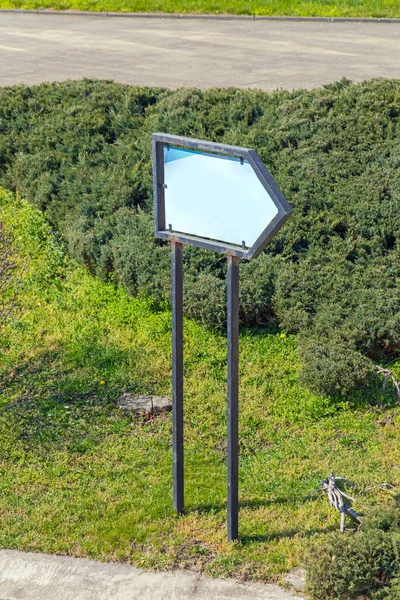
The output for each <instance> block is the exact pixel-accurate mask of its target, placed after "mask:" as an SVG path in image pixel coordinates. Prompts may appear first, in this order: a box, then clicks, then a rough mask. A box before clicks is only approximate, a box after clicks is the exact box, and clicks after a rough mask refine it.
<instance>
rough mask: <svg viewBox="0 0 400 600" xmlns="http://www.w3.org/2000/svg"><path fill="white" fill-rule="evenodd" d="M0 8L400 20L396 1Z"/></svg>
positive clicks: (92, 1)
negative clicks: (395, 18) (396, 18)
mask: <svg viewBox="0 0 400 600" xmlns="http://www.w3.org/2000/svg"><path fill="white" fill-rule="evenodd" d="M0 8H31V9H32V8H54V9H57V10H65V9H78V10H91V11H118V12H164V13H208V14H216V13H220V14H237V15H291V16H301V17H306V16H307V17H310V16H313V17H316V16H320V17H390V18H394V17H400V4H399V2H398V0H250V1H248V0H123V1H122V2H121V1H118V0H0Z"/></svg>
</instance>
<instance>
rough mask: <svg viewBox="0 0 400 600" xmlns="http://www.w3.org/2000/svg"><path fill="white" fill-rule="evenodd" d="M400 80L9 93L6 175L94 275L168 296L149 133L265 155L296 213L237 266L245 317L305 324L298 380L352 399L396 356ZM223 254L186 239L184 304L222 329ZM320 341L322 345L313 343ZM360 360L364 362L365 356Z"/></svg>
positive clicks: (1, 130)
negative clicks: (156, 227)
mask: <svg viewBox="0 0 400 600" xmlns="http://www.w3.org/2000/svg"><path fill="white" fill-rule="evenodd" d="M399 118H400V81H388V80H375V81H371V82H366V83H363V84H360V85H353V84H351V83H350V82H349V81H346V80H343V81H340V82H338V83H335V84H332V85H329V86H326V87H324V88H321V89H318V90H313V91H305V90H298V91H295V92H286V91H277V92H275V93H272V94H268V93H264V92H261V91H251V90H238V89H233V88H232V89H226V90H223V89H213V90H208V91H200V90H196V89H181V90H177V91H167V90H163V89H152V88H138V87H131V86H124V85H119V84H115V83H112V82H104V81H89V80H84V81H79V82H74V81H72V82H71V81H70V82H64V83H57V84H42V85H39V86H35V87H25V86H17V87H12V88H3V89H1V90H0V183H1V184H2V185H3V186H5V187H9V188H12V189H16V190H18V191H20V192H21V193H22V194H23V195H24V196H25V197H26V198H27V199H28V200H29V201H30V202H32V203H33V204H35V205H36V206H38V207H40V208H41V209H42V210H43V211H44V212H45V214H46V216H47V219H48V220H49V222H50V223H51V224H52V226H53V227H54V228H55V229H56V230H57V231H59V233H60V235H61V236H62V238H63V239H64V240H65V242H66V244H67V247H68V249H69V252H70V254H71V255H72V256H73V257H75V258H76V259H77V260H78V261H79V262H80V263H82V264H85V265H87V267H88V268H89V269H90V270H91V271H92V272H93V273H95V274H97V275H98V276H99V277H101V278H104V279H107V278H110V277H113V278H114V279H115V280H116V281H118V282H121V283H122V284H123V285H124V286H125V287H126V288H127V289H128V290H129V291H130V292H131V293H133V294H143V295H146V296H151V297H153V298H154V301H155V302H156V303H164V302H165V301H166V300H168V299H169V293H170V253H169V248H168V246H166V245H164V244H161V243H159V242H156V241H154V239H153V223H152V179H151V153H150V149H151V143H150V142H151V134H152V132H155V131H165V132H168V133H174V134H181V135H188V136H192V137H199V138H205V139H208V140H212V141H223V142H225V143H231V144H237V145H244V146H248V147H253V148H255V149H257V151H258V152H259V154H260V156H261V158H262V159H263V161H264V162H265V163H266V165H267V166H268V168H269V169H270V171H271V172H272V174H273V176H274V177H275V179H276V181H277V182H278V184H279V185H280V187H281V188H282V190H283V192H284V193H285V195H286V196H287V198H288V200H289V202H290V203H291V204H292V206H293V207H294V214H293V216H292V218H291V219H290V220H289V221H288V222H287V224H286V225H285V227H284V229H283V230H282V231H281V232H280V233H279V235H278V236H277V237H276V238H275V239H274V240H273V242H272V243H271V245H270V246H269V248H268V250H267V251H266V252H265V253H264V254H263V255H262V256H261V257H259V258H258V259H257V260H256V261H254V262H251V263H245V262H242V264H241V305H240V311H241V320H242V323H243V324H244V325H246V326H260V325H261V326H277V325H279V326H280V327H283V328H284V329H285V330H286V331H288V332H301V333H302V336H301V337H302V340H303V341H302V356H304V361H303V369H302V377H303V380H304V381H305V382H306V383H307V385H309V386H310V387H312V388H314V389H316V390H318V391H320V392H322V393H329V394H333V395H335V394H337V393H342V394H347V393H349V391H350V390H352V389H353V388H354V387H356V388H359V389H361V393H363V391H362V390H363V386H365V385H367V382H368V373H369V372H370V370H371V363H370V362H368V361H365V357H367V358H368V360H369V361H370V359H372V360H374V361H384V362H385V361H389V360H392V359H393V358H395V357H397V356H398V355H399V350H400V278H399V276H400V248H399V237H400V135H399V131H400V129H399ZM222 258H223V257H221V256H218V255H214V254H212V253H209V252H205V251H201V250H198V249H195V248H186V249H185V253H184V260H185V268H184V270H185V306H186V312H187V314H188V315H190V316H191V317H194V318H196V319H198V320H200V321H201V322H203V323H204V324H205V325H207V326H211V327H222V326H223V325H224V322H225V294H226V292H225V276H226V265H225V261H224V260H222ZM315 349H317V350H316V351H314V350H315ZM363 357H364V358H363Z"/></svg>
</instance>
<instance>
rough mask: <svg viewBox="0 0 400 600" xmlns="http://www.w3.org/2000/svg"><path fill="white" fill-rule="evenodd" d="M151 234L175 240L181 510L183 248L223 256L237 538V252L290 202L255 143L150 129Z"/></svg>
mask: <svg viewBox="0 0 400 600" xmlns="http://www.w3.org/2000/svg"><path fill="white" fill-rule="evenodd" d="M153 186H154V221H155V236H156V237H157V238H160V239H163V240H169V241H170V242H171V246H172V402H173V409H172V411H173V412H172V418H173V486H174V489H173V494H174V508H175V510H176V511H177V512H178V513H180V514H182V513H183V511H184V437H183V285H182V248H183V244H190V245H192V246H197V247H198V248H204V249H208V250H212V251H214V252H223V253H225V254H226V255H227V258H228V318H227V338H228V459H227V460H228V465H227V466H228V540H229V541H232V540H236V539H237V538H238V516H239V499H238V498H239V496H238V491H239V488H238V466H239V463H238V459H239V451H238V440H239V438H238V413H239V410H238V406H239V405H238V400H239V376H238V364H239V259H240V258H244V259H247V260H250V259H252V258H255V257H257V256H258V255H259V254H260V253H261V252H262V250H263V249H264V248H265V247H266V246H267V245H268V243H269V242H270V241H271V240H272V238H273V237H274V236H275V235H276V233H277V232H278V231H279V230H280V229H281V227H282V226H283V224H284V223H285V221H286V220H287V219H288V217H289V216H290V215H291V212H292V210H291V208H290V206H289V204H288V202H287V200H286V198H285V197H284V196H283V194H282V192H281V191H280V189H279V187H278V186H277V185H276V183H275V181H274V180H273V178H272V176H271V175H270V174H269V172H268V171H267V169H266V168H265V166H264V164H263V162H262V161H261V159H260V157H259V156H258V154H257V153H256V152H255V150H251V149H249V148H241V147H239V146H229V145H227V144H217V143H213V142H207V141H204V140H196V139H191V138H186V137H181V136H175V135H169V134H166V133H154V134H153Z"/></svg>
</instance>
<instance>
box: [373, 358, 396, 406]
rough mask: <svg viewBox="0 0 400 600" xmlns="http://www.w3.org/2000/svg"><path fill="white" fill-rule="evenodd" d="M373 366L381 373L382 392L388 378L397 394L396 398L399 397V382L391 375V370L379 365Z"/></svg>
mask: <svg viewBox="0 0 400 600" xmlns="http://www.w3.org/2000/svg"><path fill="white" fill-rule="evenodd" d="M373 367H374V368H375V369H376V370H377V371H378V373H379V374H381V375H383V384H382V392H384V391H385V389H386V385H387V382H388V379H391V380H392V383H393V385H394V389H395V390H396V392H397V396H398V398H400V384H399V382H398V381H397V380H396V378H395V376H394V375H393V372H392V371H391V370H390V369H385V368H384V367H381V366H380V365H373Z"/></svg>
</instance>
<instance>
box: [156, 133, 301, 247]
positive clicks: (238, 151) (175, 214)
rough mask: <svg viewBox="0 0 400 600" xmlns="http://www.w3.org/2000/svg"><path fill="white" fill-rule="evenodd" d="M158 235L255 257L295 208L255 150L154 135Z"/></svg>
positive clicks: (160, 134) (159, 134)
mask: <svg viewBox="0 0 400 600" xmlns="http://www.w3.org/2000/svg"><path fill="white" fill-rule="evenodd" d="M153 164H154V166H155V169H154V202H155V235H156V237H159V238H163V239H175V240H177V241H179V242H181V243H184V244H185V243H186V244H191V245H193V246H199V247H201V248H208V249H210V250H214V251H217V252H227V253H229V254H232V255H233V256H237V257H239V258H247V259H250V258H254V257H255V256H258V254H260V252H261V251H262V250H263V249H264V248H265V246H266V245H267V244H268V242H269V241H270V240H271V239H272V238H273V237H274V235H275V234H276V233H277V232H278V231H279V229H280V228H281V227H282V225H283V224H284V222H285V221H286V219H287V218H288V217H289V215H290V214H291V212H292V211H291V208H290V206H289V204H288V202H287V200H286V198H285V197H284V196H283V194H282V192H281V191H280V189H279V188H278V186H277V185H276V183H275V182H274V180H273V178H272V177H271V175H270V174H269V173H268V171H267V169H266V168H265V166H264V164H263V163H262V161H261V159H260V158H259V156H258V154H257V153H256V152H255V150H251V149H249V148H241V147H238V146H228V145H227V144H215V143H212V142H206V141H202V140H194V139H191V138H184V137H180V136H173V135H167V134H163V133H155V134H153Z"/></svg>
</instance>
